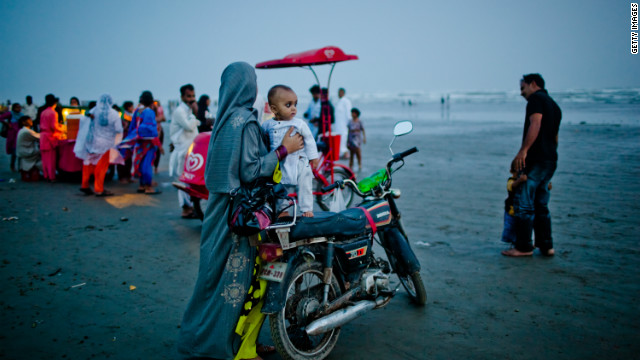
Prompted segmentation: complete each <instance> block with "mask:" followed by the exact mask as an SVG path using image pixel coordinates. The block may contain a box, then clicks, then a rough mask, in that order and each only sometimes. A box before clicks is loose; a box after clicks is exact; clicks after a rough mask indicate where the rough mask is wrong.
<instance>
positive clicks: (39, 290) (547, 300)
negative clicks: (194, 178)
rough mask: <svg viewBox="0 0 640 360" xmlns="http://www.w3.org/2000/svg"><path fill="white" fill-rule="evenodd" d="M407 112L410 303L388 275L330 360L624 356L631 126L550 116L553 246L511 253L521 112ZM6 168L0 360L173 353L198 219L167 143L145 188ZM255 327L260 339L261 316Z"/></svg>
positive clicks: (629, 352)
mask: <svg viewBox="0 0 640 360" xmlns="http://www.w3.org/2000/svg"><path fill="white" fill-rule="evenodd" d="M522 112H524V107H522ZM394 122H395V120H394V119H382V122H378V123H377V124H376V126H375V127H374V126H370V127H369V128H367V130H368V131H369V132H368V133H367V140H368V143H367V145H365V147H364V149H363V153H364V169H363V171H362V173H361V174H360V177H362V176H363V175H368V174H369V173H371V172H373V171H375V170H377V169H378V168H379V167H382V166H383V165H384V163H385V161H386V160H387V159H388V158H389V153H388V150H387V146H388V143H389V141H390V140H391V135H390V134H391V128H392V126H393V123H394ZM366 124H367V123H365V125H366ZM414 126H415V131H414V132H413V133H412V134H409V135H406V136H404V137H401V138H398V139H397V140H396V142H395V144H394V150H395V151H397V152H399V151H403V150H405V149H408V148H409V147H411V146H417V147H418V148H419V150H420V151H419V152H418V153H417V154H414V155H412V156H410V157H408V158H407V160H406V164H405V166H404V167H403V168H402V169H401V170H400V171H398V173H396V174H395V175H394V178H393V179H394V187H396V188H399V189H401V190H402V192H403V195H402V197H401V198H400V199H399V201H398V205H399V207H400V209H401V211H402V212H403V216H404V224H405V226H406V227H407V231H408V234H409V236H410V241H411V243H412V245H413V247H414V250H415V252H416V254H417V256H418V258H419V259H420V261H421V263H422V270H421V272H422V277H423V280H424V282H425V284H426V287H427V291H428V301H427V305H426V306H425V307H416V306H414V305H411V304H410V303H409V300H408V297H407V295H406V293H405V292H404V290H401V291H400V292H399V294H398V295H397V296H396V298H395V299H393V301H391V303H390V304H389V305H388V306H387V307H385V308H383V309H381V310H377V311H373V312H371V313H369V314H367V315H365V316H364V317H361V318H359V319H357V320H355V321H353V322H351V323H349V324H348V325H346V326H344V327H343V329H342V333H341V336H340V340H339V341H338V344H337V346H336V348H335V350H334V351H333V353H332V354H331V356H330V357H329V358H330V359H467V358H473V359H541V358H551V359H598V358H606V359H630V358H637V356H638V355H637V354H638V352H639V351H640V345H639V342H638V340H640V325H639V323H638V321H637V318H638V316H639V315H640V311H639V310H640V305H638V300H639V297H640V271H639V266H638V260H637V258H638V254H639V253H640V245H639V240H640V237H639V235H638V234H639V233H640V232H639V230H640V226H639V223H638V219H639V218H640V180H639V179H640V155H639V154H640V142H639V141H638V139H640V127H638V126H631V125H602V126H598V125H579V124H563V126H562V127H561V132H560V147H559V154H560V160H559V163H558V170H557V172H556V174H555V176H554V178H553V190H552V198H551V203H550V209H551V214H552V221H553V235H554V243H555V249H556V256H555V257H552V258H546V257H542V256H540V255H539V254H538V253H535V254H534V256H533V257H530V258H523V259H514V258H506V257H503V256H502V255H500V251H501V250H503V249H504V248H505V246H504V244H502V243H501V242H500V235H501V232H502V214H503V201H504V198H505V197H506V189H505V185H506V179H507V177H508V176H509V173H508V165H509V162H510V161H511V159H512V158H513V156H514V155H515V152H516V151H517V149H518V146H519V143H520V137H521V134H522V127H521V126H522V124H521V123H519V122H514V123H504V122H491V121H484V122H477V121H475V122H474V121H464V120H436V121H429V122H424V121H416V122H415V124H414ZM0 147H1V148H2V149H4V140H1V141H0ZM8 168H9V164H8V156H6V155H4V156H1V157H0V178H1V179H3V181H2V182H0V201H1V202H2V204H3V205H2V208H1V209H0V217H1V218H9V217H12V216H15V217H18V219H17V220H11V221H2V222H0V234H1V235H0V237H1V238H2V241H1V243H0V244H1V245H0V262H1V263H0V285H1V287H0V288H1V290H0V307H1V309H2V311H1V312H0V323H1V324H2V325H1V326H0V358H6V359H61V358H66V359H91V358H95V359H104V358H113V359H151V358H154V359H173V358H175V357H176V354H175V341H176V338H177V335H178V331H179V325H180V320H181V317H182V313H183V311H184V309H185V307H186V304H187V301H188V300H189V297H190V295H191V292H192V289H193V284H194V283H195V278H196V274H197V268H198V258H199V238H200V223H199V222H198V221H197V220H183V219H181V218H180V209H179V208H178V206H177V199H176V195H175V192H174V191H173V189H172V188H171V187H170V186H169V183H170V179H169V178H168V176H167V172H166V170H167V157H166V156H165V157H164V159H163V161H162V162H161V168H160V174H159V175H158V176H157V181H159V182H160V183H161V186H160V188H162V189H163V190H164V192H163V193H162V194H160V195H157V196H146V195H142V194H136V193H135V188H136V184H131V185H121V184H118V183H117V182H112V183H108V184H107V185H106V187H107V188H108V189H110V190H112V191H114V192H115V193H116V196H114V197H111V198H106V199H105V198H96V197H84V196H82V195H81V194H80V192H79V191H78V188H79V184H72V183H56V184H48V183H44V182H40V183H23V182H21V181H20V180H19V179H18V175H17V174H15V173H13V174H12V173H10V172H9V171H8V170H7V169H8ZM10 178H15V179H16V180H17V182H15V183H11V182H9V179H10ZM122 218H126V220H127V221H123V220H124V219H122ZM379 255H382V254H379ZM132 286H133V287H135V288H133V287H132ZM261 338H262V340H263V341H264V342H268V343H271V341H270V340H269V331H268V326H265V327H264V329H263V332H262V334H261ZM266 359H280V357H279V356H278V355H277V354H275V355H270V356H267V357H266Z"/></svg>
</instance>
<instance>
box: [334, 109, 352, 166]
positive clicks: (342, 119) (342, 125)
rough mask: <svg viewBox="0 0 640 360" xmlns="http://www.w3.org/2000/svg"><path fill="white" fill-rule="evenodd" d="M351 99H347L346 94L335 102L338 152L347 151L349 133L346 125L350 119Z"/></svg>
mask: <svg viewBox="0 0 640 360" xmlns="http://www.w3.org/2000/svg"><path fill="white" fill-rule="evenodd" d="M352 108H353V107H352V106H351V100H349V99H348V98H347V97H346V96H343V97H341V98H340V100H338V103H337V104H336V110H335V117H336V121H335V123H334V125H333V126H334V127H335V133H336V134H339V135H340V154H344V153H345V152H347V151H348V150H347V135H348V134H349V129H348V128H347V126H348V125H349V122H350V121H351V109H352Z"/></svg>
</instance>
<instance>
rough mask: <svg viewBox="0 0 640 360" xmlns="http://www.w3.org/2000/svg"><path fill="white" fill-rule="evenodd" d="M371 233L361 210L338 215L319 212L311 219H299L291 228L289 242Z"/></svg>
mask: <svg viewBox="0 0 640 360" xmlns="http://www.w3.org/2000/svg"><path fill="white" fill-rule="evenodd" d="M367 231H371V228H370V225H369V220H368V219H367V215H366V214H365V213H364V211H363V210H362V209H359V208H351V209H347V210H344V211H341V212H339V213H335V212H329V211H320V212H315V213H314V216H313V217H299V218H298V219H297V220H296V224H295V225H294V226H292V227H291V230H290V233H289V241H296V240H301V239H307V238H314V237H321V236H324V237H328V236H335V237H337V238H340V237H343V236H344V237H352V236H355V235H360V234H364V233H366V232H367Z"/></svg>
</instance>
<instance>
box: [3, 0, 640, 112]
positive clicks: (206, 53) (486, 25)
mask: <svg viewBox="0 0 640 360" xmlns="http://www.w3.org/2000/svg"><path fill="white" fill-rule="evenodd" d="M630 17H631V15H630V2H629V1H622V0H613V1H612V0H609V1H607V0H600V1H597V0H581V1H577V0H552V1H548V0H537V1H527V2H524V1H513V0H509V1H498V0H496V1H477V0H476V1H467V0H458V1H424V0H416V1H411V0H406V1H403V0H398V1H380V0H353V1H347V0H342V1H333V0H326V1H316V2H312V1H254V0H244V1H215V0H209V1H205V0H201V1H200V0H198V1H196V0H183V1H163V0H160V1H143V0H129V1H119V0H113V1H86V0H78V1H75V0H59V1H45V0H40V1H35V0H1V1H0V39H1V41H0V43H1V44H2V45H3V49H4V52H3V54H2V56H0V101H6V99H10V100H12V101H20V102H24V97H25V96H26V95H28V94H31V95H32V96H33V97H34V100H35V102H36V103H37V104H42V103H43V101H44V100H43V99H44V96H45V95H46V94H47V93H54V94H56V95H57V96H59V97H60V98H61V100H62V102H63V103H64V104H66V103H68V99H69V98H70V97H71V96H78V97H79V98H80V99H81V100H88V99H97V98H98V97H99V96H100V94H102V93H110V94H111V95H112V96H113V97H114V99H115V100H116V101H117V102H122V101H124V100H134V101H135V100H137V99H138V97H139V95H140V93H141V92H142V91H143V90H151V91H152V92H153V93H154V95H155V97H156V98H157V99H160V100H161V101H166V100H169V99H178V98H179V88H180V86H181V85H183V84H186V83H192V84H193V85H194V86H195V88H196V94H197V95H198V96H199V95H200V94H203V93H206V94H209V95H210V96H212V97H213V98H217V94H218V89H219V86H220V75H221V73H222V71H223V70H224V68H225V67H226V66H227V65H228V64H230V63H231V62H234V61H246V62H248V63H249V64H251V65H255V64H256V63H258V62H262V61H266V60H272V59H279V58H282V57H284V56H285V55H288V54H291V53H298V52H302V51H305V50H310V49H316V48H320V47H324V46H328V45H333V46H338V47H340V48H341V49H342V50H344V51H345V52H346V53H347V54H356V55H358V57H359V60H356V61H348V62H344V63H339V64H337V65H336V67H335V69H334V71H333V75H332V78H331V89H330V91H331V94H332V96H333V95H335V93H337V89H338V87H344V88H345V89H347V94H349V93H352V94H353V93H380V92H383V93H384V92H391V93H398V92H411V91H423V92H450V91H482V90H492V91H513V90H517V88H518V86H519V79H520V78H521V77H522V75H523V74H525V73H531V72H538V73H541V74H542V75H543V77H544V78H545V80H546V83H547V88H548V89H550V90H553V89H556V90H570V89H603V88H638V87H640V86H639V81H640V66H639V65H640V55H632V54H631V52H630V42H631V41H630V37H631V35H630V33H631V31H630ZM329 69H330V67H329V66H321V67H319V68H318V69H317V70H318V75H319V77H320V81H321V83H322V85H323V86H325V85H326V82H327V76H328V74H329ZM256 72H257V75H258V87H259V91H260V93H262V94H266V92H267V91H268V89H269V88H270V87H271V86H273V85H275V84H286V85H289V86H291V87H292V88H293V89H294V90H295V91H296V92H297V93H298V96H299V97H300V98H304V97H308V92H307V90H308V88H309V87H310V86H311V85H313V83H314V82H315V79H314V77H313V75H312V73H311V72H310V71H309V70H306V69H300V68H287V69H272V70H261V69H258V70H256Z"/></svg>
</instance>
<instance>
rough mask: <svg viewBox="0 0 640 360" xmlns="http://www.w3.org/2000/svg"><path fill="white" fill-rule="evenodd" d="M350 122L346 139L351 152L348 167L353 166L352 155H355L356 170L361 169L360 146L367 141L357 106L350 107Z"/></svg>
mask: <svg viewBox="0 0 640 360" xmlns="http://www.w3.org/2000/svg"><path fill="white" fill-rule="evenodd" d="M351 119H352V120H351V122H349V125H348V127H349V135H348V141H347V147H348V148H349V151H350V152H351V157H350V158H349V167H350V168H353V156H354V155H355V156H356V157H357V158H358V171H361V170H362V154H361V149H360V148H361V147H362V144H366V143H367V136H366V135H365V133H364V126H362V121H360V110H358V109H357V108H353V109H351Z"/></svg>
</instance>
